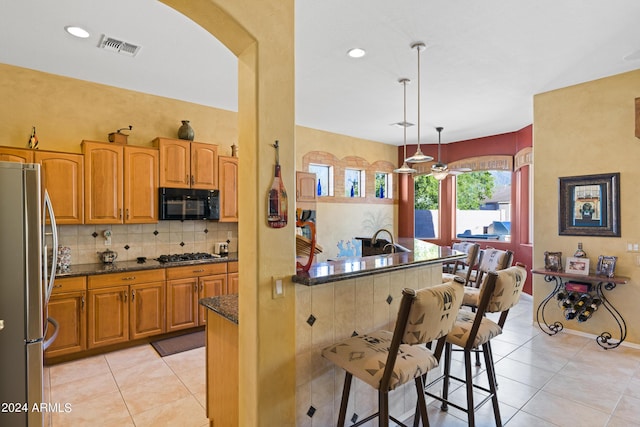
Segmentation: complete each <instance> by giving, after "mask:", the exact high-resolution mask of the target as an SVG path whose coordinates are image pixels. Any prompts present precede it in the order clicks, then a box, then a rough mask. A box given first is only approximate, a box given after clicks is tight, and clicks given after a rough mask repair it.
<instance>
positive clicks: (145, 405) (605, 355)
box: [46, 296, 640, 427]
mask: <svg viewBox="0 0 640 427" xmlns="http://www.w3.org/2000/svg"><path fill="white" fill-rule="evenodd" d="M532 312H533V307H532V301H531V299H530V297H526V296H523V298H522V299H521V301H520V303H519V304H518V305H517V306H516V307H514V308H513V309H512V310H511V313H510V314H509V319H508V320H507V323H506V326H505V331H504V333H503V334H502V335H500V336H499V337H496V338H494V339H493V340H492V343H493V352H494V359H495V364H496V371H497V377H498V385H499V389H498V396H499V400H500V410H501V415H502V420H503V423H505V425H507V426H509V427H533V426H535V427H538V426H541V427H544V426H562V427H565V426H580V427H583V426H584V427H590V426H596V427H604V426H607V427H622V426H624V427H628V426H640V349H637V348H631V347H626V346H620V347H618V348H617V349H614V350H604V349H602V348H600V347H599V346H598V345H597V344H596V342H595V339H594V338H592V337H584V336H579V335H575V334H570V333H567V332H565V331H563V332H560V333H559V334H558V335H556V336H553V337H549V336H547V335H545V334H544V333H542V332H541V331H540V329H539V328H538V326H537V324H535V323H534V322H532ZM596 314H597V313H596ZM454 358H455V359H456V360H454V362H453V366H452V369H454V370H455V371H457V372H456V373H457V374H458V376H462V375H461V370H462V369H463V366H462V363H461V355H460V354H459V353H457V355H456V356H454ZM46 373H47V374H48V375H49V376H50V380H51V398H52V401H53V402H61V403H63V404H64V403H71V405H72V411H71V412H69V413H60V414H54V415H55V416H54V418H53V426H54V427H73V426H114V427H121V426H122V427H124V426H136V427H140V426H154V427H161V426H171V427H173V426H180V427H189V426H193V427H202V426H206V425H208V421H207V419H206V416H205V409H204V408H205V395H206V385H205V351H204V348H200V349H195V350H191V351H187V352H184V353H179V354H175V355H172V356H168V357H164V358H161V357H159V356H158V354H157V353H156V352H155V350H154V349H153V347H151V346H150V345H144V346H139V347H134V348H131V349H127V350H121V351H117V352H113V353H108V354H105V355H101V356H95V357H91V358H87V359H82V360H78V361H74V362H69V363H65V364H59V365H54V366H52V367H50V368H48V369H47V370H46ZM476 374H477V381H478V382H479V383H482V382H486V374H485V372H484V369H483V368H478V369H477V372H476ZM452 384H454V383H452ZM451 396H452V397H453V398H455V397H458V398H459V399H461V400H462V401H464V399H465V397H464V396H465V394H464V391H463V390H462V389H461V388H458V389H455V390H453V391H452V393H451ZM429 421H430V423H431V425H432V426H446V427H450V426H451V427H457V426H460V427H462V426H466V425H467V422H466V415H465V414H464V413H462V412H460V411H458V410H456V409H455V408H450V409H449V411H448V412H442V411H440V408H439V404H438V402H435V401H432V402H431V403H430V404H429ZM476 424H477V425H478V426H493V425H495V423H494V420H493V411H492V408H491V404H490V403H487V404H486V405H484V406H483V407H482V408H481V409H480V411H479V412H478V415H477V421H476ZM327 427H329V426H327Z"/></svg>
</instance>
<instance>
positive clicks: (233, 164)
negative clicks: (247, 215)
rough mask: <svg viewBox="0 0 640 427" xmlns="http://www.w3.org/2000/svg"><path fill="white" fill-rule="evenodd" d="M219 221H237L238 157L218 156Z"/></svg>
mask: <svg viewBox="0 0 640 427" xmlns="http://www.w3.org/2000/svg"><path fill="white" fill-rule="evenodd" d="M218 183H219V184H220V220H219V222H238V158H237V157H227V156H219V157H218Z"/></svg>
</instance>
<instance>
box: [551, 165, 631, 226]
mask: <svg viewBox="0 0 640 427" xmlns="http://www.w3.org/2000/svg"><path fill="white" fill-rule="evenodd" d="M559 202H560V208H559V227H558V233H559V234H560V235H561V236H602V237H620V173H619V172H616V173H606V174H600V175H583V176H570V177H564V178H562V177H561V178H560V195H559Z"/></svg>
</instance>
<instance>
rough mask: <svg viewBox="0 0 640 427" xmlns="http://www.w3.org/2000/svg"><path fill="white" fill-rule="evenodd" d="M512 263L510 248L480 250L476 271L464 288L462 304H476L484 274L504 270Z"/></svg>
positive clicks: (474, 305) (472, 305)
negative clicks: (480, 257) (480, 255)
mask: <svg viewBox="0 0 640 427" xmlns="http://www.w3.org/2000/svg"><path fill="white" fill-rule="evenodd" d="M511 264H513V252H512V251H510V250H504V251H503V250H500V249H494V248H486V249H484V250H483V251H482V259H481V260H480V262H479V263H478V271H477V272H475V274H472V275H471V277H470V278H469V283H467V284H466V285H465V288H464V299H463V300H462V305H466V306H469V307H477V306H478V301H479V300H478V298H479V296H480V288H481V287H482V281H483V278H484V277H485V275H486V274H487V273H488V272H490V271H498V270H504V269H505V268H508V267H511Z"/></svg>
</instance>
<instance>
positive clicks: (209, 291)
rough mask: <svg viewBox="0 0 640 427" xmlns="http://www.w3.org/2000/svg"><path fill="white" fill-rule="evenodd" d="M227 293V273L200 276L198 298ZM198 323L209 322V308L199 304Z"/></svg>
mask: <svg viewBox="0 0 640 427" xmlns="http://www.w3.org/2000/svg"><path fill="white" fill-rule="evenodd" d="M226 293H227V275H226V273H225V274H216V275H213V276H204V277H199V278H198V299H200V298H207V297H213V296H218V295H224V294H226ZM198 311H199V316H198V324H199V325H204V324H206V323H207V309H206V308H204V307H203V306H201V305H200V304H198Z"/></svg>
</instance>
